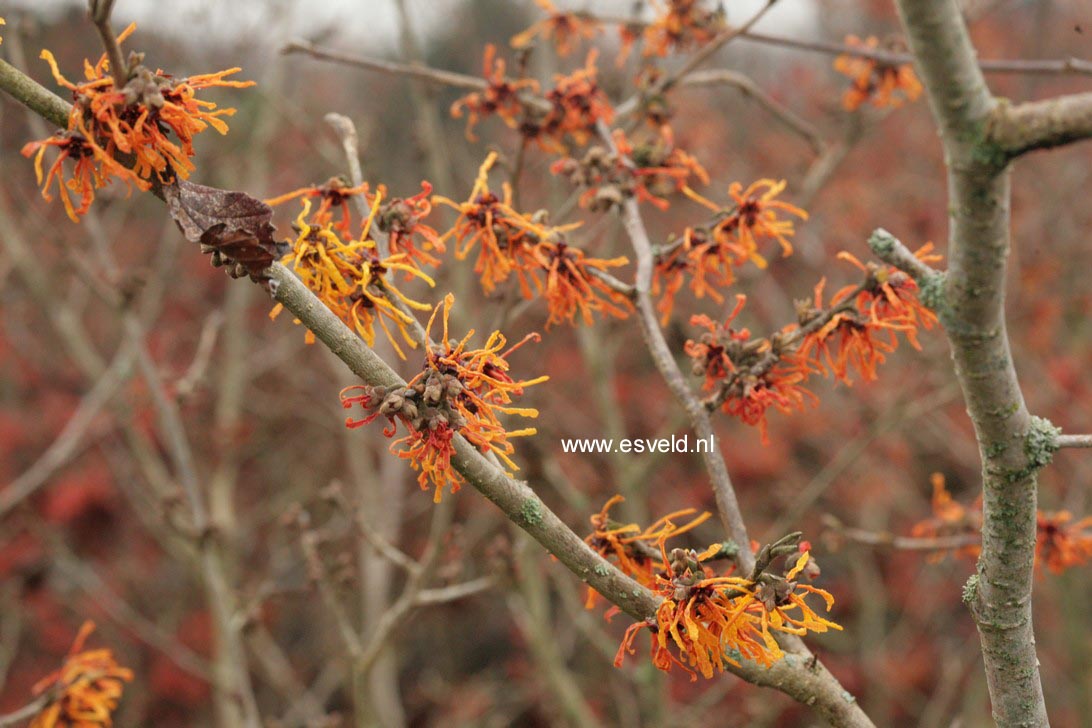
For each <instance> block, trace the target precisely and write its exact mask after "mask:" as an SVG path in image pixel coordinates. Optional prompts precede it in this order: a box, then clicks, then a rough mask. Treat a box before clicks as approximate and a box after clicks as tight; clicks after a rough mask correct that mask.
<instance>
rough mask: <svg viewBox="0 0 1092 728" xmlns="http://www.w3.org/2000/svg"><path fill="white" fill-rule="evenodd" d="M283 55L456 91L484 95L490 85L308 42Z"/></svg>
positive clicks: (290, 47) (291, 47) (290, 46)
mask: <svg viewBox="0 0 1092 728" xmlns="http://www.w3.org/2000/svg"><path fill="white" fill-rule="evenodd" d="M281 53H284V54H292V53H302V54H304V55H308V56H311V57H312V58H316V59H318V60H322V61H334V62H335V63H343V64H345V65H349V66H356V67H357V68H366V69H368V70H369V71H379V72H380V73H389V74H394V75H397V76H409V77H410V78H416V79H419V80H421V81H428V82H430V83H438V84H443V85H445V86H454V87H455V88H462V89H467V90H468V91H481V90H482V89H484V88H485V87H486V85H487V84H486V82H485V81H484V80H483V79H480V78H476V77H475V76H467V75H466V74H463V73H455V72H453V71H443V70H440V69H438V68H429V67H428V66H422V65H418V64H410V63H396V62H394V61H384V60H381V59H379V58H369V57H366V56H356V55H352V54H349V53H341V52H340V51H335V50H331V49H328V48H321V47H319V46H316V45H315V44H314V43H309V42H308V41H305V40H294V41H291V42H290V43H288V44H287V45H285V46H284V47H283V48H281Z"/></svg>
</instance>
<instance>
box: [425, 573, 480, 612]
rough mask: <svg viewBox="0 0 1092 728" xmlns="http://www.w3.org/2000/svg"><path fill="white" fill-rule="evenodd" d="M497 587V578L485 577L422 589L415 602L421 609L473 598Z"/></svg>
mask: <svg viewBox="0 0 1092 728" xmlns="http://www.w3.org/2000/svg"><path fill="white" fill-rule="evenodd" d="M496 585H497V580H496V578H495V577H492V576H483V577H480V578H477V579H473V580H471V581H467V582H463V583H462V584H452V585H451V586H443V587H436V588H434V589H422V590H421V591H419V592H417V597H416V598H415V599H414V600H413V602H414V604H416V605H417V606H419V607H423V606H428V605H433V604H446V603H448V602H454V601H457V600H459V599H466V598H467V597H472V596H474V595H475V594H481V593H482V592H484V591H489V590H490V589H492V588H493V587H494V586H496Z"/></svg>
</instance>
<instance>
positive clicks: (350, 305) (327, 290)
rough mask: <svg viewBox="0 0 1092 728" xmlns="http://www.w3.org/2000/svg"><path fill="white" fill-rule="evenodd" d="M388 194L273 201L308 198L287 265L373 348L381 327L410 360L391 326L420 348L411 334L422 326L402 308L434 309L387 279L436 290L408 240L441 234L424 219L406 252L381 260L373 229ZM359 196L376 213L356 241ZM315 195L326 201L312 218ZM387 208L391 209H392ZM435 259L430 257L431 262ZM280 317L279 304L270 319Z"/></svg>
mask: <svg viewBox="0 0 1092 728" xmlns="http://www.w3.org/2000/svg"><path fill="white" fill-rule="evenodd" d="M384 192H385V190H384V189H382V188H381V189H379V190H377V191H376V193H375V194H374V195H370V196H369V195H368V188H367V185H366V184H365V185H362V186H360V187H359V188H344V187H338V186H330V185H326V186H324V187H317V188H304V189H303V190H297V191H296V192H293V193H289V194H288V195H284V196H282V197H280V198H276V199H274V200H272V202H273V203H277V202H281V201H283V200H285V199H290V198H292V197H303V199H302V202H303V209H302V210H301V212H300V214H299V216H298V217H297V218H296V222H295V225H294V227H295V229H296V232H297V235H296V239H295V241H294V242H293V244H292V250H291V251H290V252H289V253H288V254H287V255H286V256H285V259H284V262H285V263H290V264H291V265H292V266H293V268H294V269H295V271H296V273H297V274H298V275H299V276H300V279H301V280H302V281H303V282H304V284H306V285H307V287H308V288H310V289H311V290H312V291H314V292H315V294H316V295H317V296H318V297H319V298H320V299H321V300H322V302H323V303H325V304H326V306H327V307H328V308H329V309H330V310H331V311H333V312H334V313H336V314H337V315H338V317H339V318H340V319H341V320H342V321H344V322H345V323H346V324H348V325H349V326H351V327H352V328H353V329H354V330H355V331H356V332H357V333H358V334H360V336H361V337H362V338H363V339H364V340H365V341H366V342H368V344H369V345H371V344H373V343H374V342H375V325H376V323H378V324H379V327H380V328H381V329H382V330H383V333H384V334H386V336H387V338H388V339H389V340H390V342H391V345H392V346H393V347H394V349H395V351H396V352H398V355H399V356H401V357H402V358H403V359H404V358H405V354H404V353H403V352H402V348H401V346H400V345H399V342H398V338H397V337H395V336H394V335H393V333H392V331H391V325H393V327H394V329H395V330H397V331H398V332H399V334H400V335H401V338H402V340H403V342H404V343H405V344H407V345H408V346H409V347H410V348H416V346H417V342H416V340H415V339H414V338H413V336H412V335H411V334H410V331H409V329H410V328H411V327H412V326H413V325H415V324H416V321H415V319H414V318H413V317H412V316H410V315H409V314H408V313H406V312H405V311H404V310H403V309H402V306H399V305H398V303H399V302H400V303H401V304H404V305H405V306H407V307H409V308H411V309H417V310H423V311H428V310H429V309H430V308H431V307H430V306H429V305H428V304H425V303H420V302H418V301H415V300H413V299H411V298H409V297H407V296H406V295H405V294H403V293H402V292H401V291H400V290H399V289H398V287H397V286H396V285H395V284H394V283H393V282H392V281H391V280H389V278H387V273H388V272H391V271H400V272H402V273H404V274H405V275H406V276H407V277H410V278H418V279H420V280H423V281H425V282H426V283H428V284H429V285H430V286H431V285H434V283H433V281H432V278H430V277H429V276H428V275H427V274H425V273H424V271H422V270H421V268H420V266H419V264H418V259H415V258H414V257H413V256H412V255H411V254H410V252H408V251H411V250H412V251H416V248H415V247H414V246H412V245H410V244H409V243H406V242H405V241H407V240H410V239H412V233H413V232H414V231H418V232H421V234H422V235H423V236H424V238H425V241H426V243H425V244H426V245H430V244H431V243H430V242H429V241H431V240H432V239H434V238H435V237H436V234H435V231H434V230H432V229H431V228H428V227H424V226H422V225H421V224H420V222H419V220H416V221H414V222H413V224H412V225H408V226H407V225H404V226H403V227H404V230H403V235H402V240H403V245H404V246H406V248H407V249H406V251H404V252H398V253H394V252H392V253H391V254H390V255H388V256H386V257H381V256H380V253H379V246H378V244H377V243H376V241H375V240H374V239H373V237H372V228H373V226H374V225H375V222H376V220H377V219H378V217H379V214H380V207H381V205H382V202H383V194H384ZM355 194H360V195H364V196H365V198H367V199H370V209H371V212H370V214H369V216H368V218H367V219H366V220H365V221H364V223H363V225H362V229H361V233H360V236H359V237H358V238H351V237H349V236H347V235H346V234H345V232H344V231H345V229H346V228H348V227H349V226H350V217H349V212H348V205H347V204H346V198H348V197H351V196H352V195H355ZM314 196H317V197H319V198H321V202H320V204H319V207H318V209H317V210H316V211H315V212H314V213H313V214H312V212H311V197H314ZM401 204H404V203H401ZM334 206H338V207H340V208H341V209H342V212H343V216H342V218H341V220H340V221H339V222H336V223H335V222H334V221H333V207H334ZM387 209H388V211H389V210H390V209H391V208H390V206H389V205H388V207H387ZM418 228H423V230H418ZM437 243H439V241H438V240H437ZM421 252H423V251H421ZM419 257H420V256H418V258H419ZM430 258H431V256H428V258H426V261H427V260H428V259H430ZM280 312H281V306H280V304H278V305H277V306H275V307H274V309H273V311H272V312H271V313H270V315H271V316H272V317H276V316H277V315H279V314H280ZM307 341H308V343H311V342H313V341H314V335H313V334H312V333H311V332H310V331H309V332H308V333H307Z"/></svg>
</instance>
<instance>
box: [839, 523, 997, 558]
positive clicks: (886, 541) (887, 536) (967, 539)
mask: <svg viewBox="0 0 1092 728" xmlns="http://www.w3.org/2000/svg"><path fill="white" fill-rule="evenodd" d="M823 525H824V526H826V527H827V528H828V529H830V530H831V531H833V532H835V533H836V534H838V535H839V536H841V537H842V538H844V539H846V540H848V541H853V542H854V543H859V544H864V545H865V546H878V547H881V548H889V549H895V550H896V551H951V550H953V549H959V548H963V547H964V546H974V545H976V544H980V543H982V537H981V536H980V535H979V534H977V533H965V534H959V535H955V536H932V537H928V538H922V537H914V536H899V535H897V534H894V533H890V532H888V531H868V530H865V529H863V528H853V527H852V526H846V525H843V524H842V522H841V521H839V520H838V519H837V518H835V517H833V516H825V517H824V518H823Z"/></svg>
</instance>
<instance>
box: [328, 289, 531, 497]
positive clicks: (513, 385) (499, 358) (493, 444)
mask: <svg viewBox="0 0 1092 728" xmlns="http://www.w3.org/2000/svg"><path fill="white" fill-rule="evenodd" d="M454 300H455V299H454V296H452V295H451V294H448V295H447V296H446V297H445V298H444V301H443V303H442V304H441V305H438V306H437V307H436V308H435V309H434V310H433V312H432V316H431V318H430V319H429V322H428V328H427V332H428V333H429V334H431V331H432V327H433V325H434V323H435V322H436V319H437V317H438V316H439V314H440V311H441V309H442V310H443V316H442V320H443V332H442V336H443V338H442V339H441V340H440V342H439V343H438V344H435V345H431V346H430V350H429V351H428V352H427V354H426V355H425V363H424V367H423V368H422V370H421V371H420V372H419V373H418V374H417V375H416V376H415V377H413V379H411V380H410V381H409V382H407V383H406V384H405V385H404V386H399V387H374V386H370V385H356V386H351V387H346V388H345V389H344V390H342V392H341V402H342V405H343V406H344V407H345V408H346V409H350V408H352V407H354V406H356V405H360V406H361V407H362V408H363V409H364V410H365V412H366V414H365V416H364V417H362V418H360V419H353V418H348V419H346V421H345V424H346V426H348V427H351V428H355V427H361V426H363V425H366V424H368V423H370V422H373V421H375V420H376V419H378V418H379V417H380V416H383V417H386V418H387V422H388V426H387V428H386V429H384V431H383V434H384V435H386V436H387V437H393V436H394V435H395V434H396V431H397V424H398V423H399V422H401V423H402V425H403V426H404V427H405V429H406V433H407V434H406V435H405V436H404V437H402V438H400V439H398V440H395V441H394V442H393V443H392V444H391V452H393V453H395V454H396V455H398V457H400V458H402V459H404V460H408V461H409V463H410V465H411V466H412V467H413V469H414V470H416V471H418V473H419V474H418V477H417V482H418V484H419V485H420V486H421V489H422V490H428V489H429V488H430V487H431V488H433V489H434V500H435V501H436V502H439V501H440V499H441V498H442V496H443V489H444V487H445V486H448V487H449V488H450V490H451V492H452V493H454V492H456V491H458V490H459V488H460V486H461V485H462V483H463V478H462V476H461V475H459V473H458V472H457V471H456V470H455V468H454V467H453V466H452V464H451V458H452V457H453V456H454V454H455V446H454V441H453V440H454V437H455V435H456V434H460V435H462V436H463V437H465V438H466V439H467V441H469V442H470V443H471V444H472V445H474V446H475V447H476V448H478V449H479V450H480V451H481V452H483V453H491V454H493V455H495V456H496V457H498V458H499V459H500V460H501V461H502V462H503V463H504V464H505V465H506V466H507V467H508V468H510V469H511V470H518V469H519V468H518V466H517V465H516V464H515V463H514V462H513V461H512V459H511V456H512V454H513V453H514V452H515V449H514V447H513V446H512V443H511V442H509V438H513V437H521V436H526V435H533V434H535V430H534V428H524V429H519V430H508V429H506V428H505V427H504V425H503V423H502V422H501V420H500V416H501V415H518V416H521V417H531V418H533V417H537V416H538V410H535V409H530V408H522V407H515V406H513V402H514V400H515V398H517V397H519V396H521V395H523V393H524V389H525V388H526V387H529V386H532V385H534V384H539V383H541V382H544V381H546V380H547V379H548V377H545V376H543V377H538V378H536V379H530V380H516V379H514V378H513V377H512V376H511V374H510V373H509V364H508V356H509V355H510V354H512V352H514V351H515V350H516V349H518V348H519V347H520V346H522V345H523V344H524V343H526V342H528V341H537V340H538V335H537V334H531V335H529V336H527V337H525V338H524V339H523V340H522V341H520V342H519V343H517V344H516V345H514V346H511V347H508V344H507V340H506V339H505V337H504V336H503V335H502V334H501V333H500V332H499V331H494V332H493V333H492V335H490V336H489V338H488V339H487V340H486V342H485V345H484V346H482V347H481V348H478V349H471V348H469V347H468V342H469V341H470V338H471V337H472V336H473V335H474V331H473V330H471V331H470V332H469V333H467V335H466V336H464V337H463V338H462V339H461V340H460V341H454V340H452V339H450V338H449V337H448V333H449V330H448V318H449V314H450V312H451V306H452V305H453V303H454Z"/></svg>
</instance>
